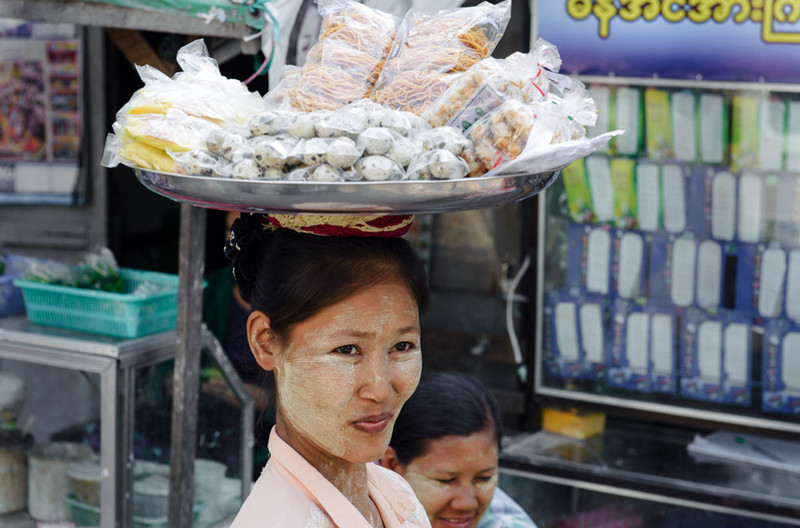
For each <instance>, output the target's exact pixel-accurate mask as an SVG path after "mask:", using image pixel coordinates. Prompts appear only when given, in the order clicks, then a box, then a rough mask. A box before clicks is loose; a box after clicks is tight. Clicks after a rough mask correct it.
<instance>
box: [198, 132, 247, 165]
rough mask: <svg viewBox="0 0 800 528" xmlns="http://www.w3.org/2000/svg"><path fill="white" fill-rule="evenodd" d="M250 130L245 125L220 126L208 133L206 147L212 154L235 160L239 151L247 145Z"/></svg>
mask: <svg viewBox="0 0 800 528" xmlns="http://www.w3.org/2000/svg"><path fill="white" fill-rule="evenodd" d="M249 138H250V131H249V130H248V129H247V128H245V127H238V128H220V129H218V130H212V131H211V132H209V133H208V134H207V135H206V149H207V150H208V151H209V152H211V153H212V154H216V155H217V156H219V157H221V158H224V159H226V160H228V161H233V159H234V157H235V156H236V153H237V152H240V151H241V149H242V148H243V147H244V146H245V145H247V140H248V139H249Z"/></svg>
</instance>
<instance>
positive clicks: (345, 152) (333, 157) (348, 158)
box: [325, 137, 363, 169]
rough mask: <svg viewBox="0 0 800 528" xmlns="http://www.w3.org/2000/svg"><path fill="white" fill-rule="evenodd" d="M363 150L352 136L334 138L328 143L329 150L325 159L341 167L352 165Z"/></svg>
mask: <svg viewBox="0 0 800 528" xmlns="http://www.w3.org/2000/svg"><path fill="white" fill-rule="evenodd" d="M362 153H363V150H361V149H359V148H358V147H357V146H356V142H355V141H353V140H352V139H350V138H346V137H340V138H334V139H332V140H331V141H330V143H329V144H328V152H326V153H325V161H326V162H327V163H328V164H330V165H332V166H334V167H338V168H340V169H344V168H348V167H352V166H353V163H355V162H356V161H358V158H360V157H361V154H362Z"/></svg>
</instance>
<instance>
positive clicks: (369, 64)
mask: <svg viewBox="0 0 800 528" xmlns="http://www.w3.org/2000/svg"><path fill="white" fill-rule="evenodd" d="M318 9H319V13H320V15H321V16H322V19H323V20H322V28H321V30H320V37H319V40H318V42H317V43H316V44H315V45H314V46H313V47H312V48H311V49H310V50H309V52H308V56H307V57H306V62H305V64H303V67H302V68H301V70H300V73H299V76H298V77H297V80H296V82H295V83H294V84H293V85H292V86H291V88H289V89H288V90H287V91H288V94H289V97H288V100H289V102H290V104H291V105H292V106H294V107H295V108H298V109H300V110H302V111H306V112H307V111H312V110H321V109H330V110H334V109H337V108H340V107H342V106H344V105H345V104H347V103H349V102H352V101H355V100H358V99H363V98H365V97H369V95H370V94H371V92H372V88H373V86H374V84H375V81H377V79H378V76H379V75H380V72H381V70H382V69H383V64H384V60H385V57H386V55H387V54H388V52H389V49H390V47H391V45H392V41H393V40H394V37H395V34H396V32H397V19H396V18H395V17H394V16H392V15H390V14H388V13H384V12H382V11H378V10H376V9H372V8H370V7H367V6H365V5H363V4H361V3H359V2H356V1H354V0H320V1H319V3H318ZM290 82H291V81H287V84H289V83H290Z"/></svg>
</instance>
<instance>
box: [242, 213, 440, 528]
mask: <svg viewBox="0 0 800 528" xmlns="http://www.w3.org/2000/svg"><path fill="white" fill-rule="evenodd" d="M313 218H317V220H316V221H315V223H312V222H310V221H309V219H313ZM343 219H344V220H343ZM410 223H411V217H386V216H384V217H377V218H376V217H350V218H349V219H348V218H346V217H339V216H334V217H305V216H262V215H248V214H245V215H243V216H242V217H241V218H240V219H238V220H237V221H236V222H235V223H234V225H233V227H232V233H231V238H230V240H229V242H228V245H227V248H226V254H228V256H229V257H230V258H232V260H233V261H234V274H235V277H236V280H237V283H238V284H239V287H240V289H241V293H242V295H243V296H244V298H245V299H246V300H247V301H248V302H249V303H250V304H251V306H252V308H253V313H252V314H251V315H250V317H249V319H248V321H247V336H248V340H249V343H250V348H251V350H252V352H253V355H254V357H255V359H256V361H257V362H258V364H259V365H260V366H261V367H262V368H263V369H265V370H268V371H272V372H273V373H274V375H275V383H276V425H275V427H274V428H273V430H272V432H271V434H270V439H269V451H270V455H271V458H270V461H269V462H268V463H267V465H266V467H265V468H264V470H263V472H262V474H261V476H260V477H259V479H258V480H257V481H256V483H255V485H254V487H253V490H252V492H251V493H250V496H249V497H248V498H247V500H246V501H245V503H244V505H243V506H242V508H241V510H240V511H239V513H238V515H237V517H236V519H235V520H234V522H233V524H232V528H250V527H256V526H258V527H276V528H277V527H280V528H294V527H297V528H300V527H317V526H319V527H342V528H369V527H381V526H383V527H386V528H393V527H397V528H413V527H421V526H429V523H428V520H427V516H426V514H425V510H424V509H423V507H422V505H421V504H420V503H419V501H418V500H417V499H416V497H415V495H414V492H413V490H412V489H411V488H410V486H408V484H407V483H406V482H405V481H404V480H403V479H402V478H401V477H400V476H399V475H397V474H396V473H394V472H392V471H390V470H387V469H384V468H382V467H380V466H379V465H378V464H375V463H373V462H374V461H377V460H378V459H379V458H380V457H381V456H382V455H383V453H384V451H385V449H386V447H387V446H388V444H389V439H390V437H391V434H392V428H393V425H394V421H395V419H396V418H397V415H398V413H399V411H400V408H401V406H402V405H403V403H405V401H406V400H407V399H408V398H409V396H411V394H412V393H413V391H414V389H415V388H416V386H417V383H418V381H419V377H420V373H421V370H422V356H421V349H420V327H419V314H420V312H421V311H422V310H424V309H425V307H426V306H427V303H428V296H429V294H428V289H427V284H426V282H425V273H424V269H423V267H422V264H421V263H420V261H419V260H418V259H417V257H416V255H415V254H414V252H413V250H412V249H411V247H410V245H409V244H408V242H407V241H405V240H403V239H402V238H399V237H400V236H401V235H402V234H404V233H405V232H406V231H407V229H408V227H409V226H410Z"/></svg>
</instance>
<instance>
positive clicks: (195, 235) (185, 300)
mask: <svg viewBox="0 0 800 528" xmlns="http://www.w3.org/2000/svg"><path fill="white" fill-rule="evenodd" d="M205 237H206V210H205V209H201V208H197V207H192V206H191V205H188V204H185V203H183V204H181V227H180V250H179V262H178V273H179V276H180V280H179V283H178V322H177V346H176V349H175V372H174V377H173V393H172V398H173V403H172V436H171V442H170V496H169V511H168V517H167V520H168V523H167V524H168V526H170V527H171V528H191V526H192V521H193V516H192V505H193V498H194V458H195V447H196V445H197V398H198V392H199V386H200V376H199V371H200V349H201V345H202V337H201V324H202V319H203V314H202V309H203V272H204V268H205V255H204V253H205V240H206V238H205Z"/></svg>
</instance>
